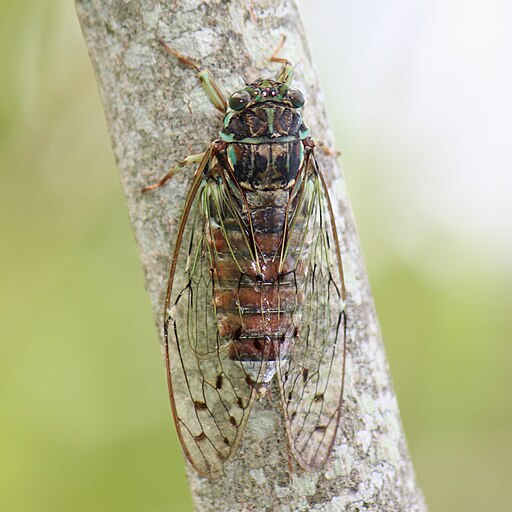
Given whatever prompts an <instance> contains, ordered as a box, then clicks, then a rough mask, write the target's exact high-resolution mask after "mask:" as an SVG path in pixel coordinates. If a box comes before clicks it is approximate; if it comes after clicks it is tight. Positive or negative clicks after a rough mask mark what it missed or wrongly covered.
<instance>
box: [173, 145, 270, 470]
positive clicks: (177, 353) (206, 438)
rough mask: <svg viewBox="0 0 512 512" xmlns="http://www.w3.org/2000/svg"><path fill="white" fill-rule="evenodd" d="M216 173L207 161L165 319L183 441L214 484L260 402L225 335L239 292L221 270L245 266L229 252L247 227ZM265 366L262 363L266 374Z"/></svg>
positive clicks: (185, 224)
mask: <svg viewBox="0 0 512 512" xmlns="http://www.w3.org/2000/svg"><path fill="white" fill-rule="evenodd" d="M214 165H217V166H218V163H216V160H215V158H214V157H212V156H211V152H210V153H207V154H206V156H205V159H204V160H203V163H202V164H201V166H202V167H203V168H204V170H203V171H202V172H198V173H197V174H196V179H195V181H194V183H193V185H192V188H191V191H190V193H189V197H188V199H187V203H186V206H185V211H184V214H183V218H182V220H181V225H180V228H179V232H178V241H177V244H176V248H175V252H174V257H173V262H172V266H171V272H170V277H169V286H168V294H167V300H166V313H165V319H164V332H165V351H166V364H167V375H168V383H169V392H170V398H171V405H172V410H173V414H174V419H175V423H176V428H177V432H178V436H179V438H180V441H181V444H182V446H183V450H184V452H185V454H186V456H187V458H188V459H189V461H190V463H191V464H192V466H193V467H194V468H195V469H196V470H197V471H198V472H199V473H200V474H201V475H204V476H207V477H209V478H214V477H216V476H219V474H220V473H221V472H222V467H223V464H224V463H225V462H226V461H227V460H229V459H230V458H232V457H233V456H234V454H235V452H236V450H237V447H238V444H239V442H240V439H241V436H242V433H243V431H244V429H245V425H246V422H247V419H248V417H249V413H250V411H251V408H252V405H253V402H254V399H255V392H254V389H253V385H252V384H253V382H251V379H250V378H248V375H247V374H246V371H245V370H244V366H243V365H242V363H241V362H240V361H239V360H237V359H236V354H233V351H232V350H230V341H229V339H227V338H225V337H223V336H222V333H221V332H220V331H219V314H218V309H217V307H216V298H217V297H219V296H222V294H223V293H226V292H229V289H230V287H231V286H232V284H231V283H230V282H227V281H226V280H223V279H222V278H221V277H220V275H221V272H219V270H221V269H222V265H227V264H230V265H231V267H233V266H234V267H236V266H237V265H239V264H241V262H239V261H237V252H236V250H235V249H234V248H233V250H232V251H229V250H227V253H226V247H228V248H229V247H231V246H234V241H233V240H231V239H232V238H233V237H234V236H238V237H240V233H239V231H240V230H241V229H242V228H243V227H244V226H243V221H242V219H241V217H240V216H239V215H238V208H237V205H236V204H235V202H234V199H233V197H232V196H231V194H230V192H229V190H228V187H227V186H226V184H225V181H223V180H222V179H220V178H219V177H218V174H217V173H216V176H213V175H212V173H210V172H209V169H211V168H212V167H213V166H214ZM228 217H229V221H230V226H229V227H227V226H226V224H227V222H228V221H227V219H228ZM234 219H235V220H234ZM233 222H235V225H233ZM236 223H239V226H238V228H239V229H235V228H237V225H236ZM236 241H237V242H240V240H239V239H237V240H236ZM220 246H222V247H224V251H223V252H221V251H220V249H219V248H220ZM221 259H223V260H224V261H220V260H221ZM226 260H230V261H226ZM242 263H243V262H242ZM264 366H265V362H264V361H261V362H260V363H259V370H261V372H263V371H264ZM259 370H258V371H259Z"/></svg>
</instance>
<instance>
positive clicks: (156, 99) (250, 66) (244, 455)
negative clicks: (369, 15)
mask: <svg viewBox="0 0 512 512" xmlns="http://www.w3.org/2000/svg"><path fill="white" fill-rule="evenodd" d="M76 6H77V12H78V15H79V19H80V22H81V25H82V30H83V34H84V37H85V40H86V44H87V47H88V50H89V54H90V57H91V61H92V63H93V66H94V69H95V72H96V77H97V80H98V86H99V91H100V94H101V97H102V101H103V105H104V110H105V116H106V120H107V125H108V129H109V133H110V137H111V142H112V147H113V150H114V153H115V157H116V160H117V163H118V166H119V170H120V173H121V180H122V183H123V187H124V192H125V195H126V200H127V204H128V209H129V213H130V218H131V222H132V226H133V229H134V233H135V239H136V242H137V245H138V248H139V251H140V257H141V263H142V267H143V269H144V274H145V283H146V289H147V291H148V294H149V296H150V299H151V303H152V306H153V311H154V316H155V323H156V325H157V328H158V332H160V333H161V332H162V308H163V302H164V296H165V289H166V281H167V276H168V269H169V263H170V258H171V254H172V243H173V234H175V233H176V228H177V223H178V222H179V218H180V214H181V209H182V207H183V204H184V200H185V196H186V193H187V187H188V185H189V184H190V180H191V176H192V172H191V171H190V170H188V169H186V170H185V171H184V172H182V173H180V174H179V175H177V176H175V177H174V178H173V180H172V181H171V183H169V184H168V185H167V186H166V187H164V188H162V189H160V190H158V191H157V192H155V193H152V194H145V195H143V194H141V189H142V188H143V187H145V186H146V185H148V184H149V183H153V182H155V181H156V180H157V179H158V178H160V177H161V176H162V175H163V173H164V172H165V170H166V169H168V168H169V167H170V166H172V165H175V164H176V163H177V162H179V161H180V160H181V159H183V158H184V157H185V156H186V155H187V154H191V153H199V152H201V151H204V150H205V149H206V148H207V147H208V145H209V143H210V142H211V141H212V140H214V139H215V137H216V135H217V132H218V129H219V126H220V121H221V118H220V117H219V113H218V112H217V111H216V110H215V109H214V108H212V106H211V105H210V103H209V101H208V99H207V98H206V96H205V95H204V93H203V91H202V89H201V88H200V86H199V85H198V83H197V78H196V76H195V75H194V73H193V72H191V70H190V69H187V68H184V67H183V66H181V65H180V64H179V63H178V62H177V61H176V60H173V59H171V58H169V56H168V55H166V54H165V53H164V52H163V51H162V49H161V47H160V46H159V44H158V39H159V38H163V39H164V40H165V41H168V42H169V43H170V45H171V46H172V47H174V48H176V49H177V50H178V51H180V52H182V53H184V54H186V55H187V56H189V57H191V58H193V59H195V60H197V61H199V62H201V64H202V65H203V66H205V67H208V68H210V70H212V72H213V73H214V75H215V77H216V79H217V80H218V82H219V83H220V84H221V85H222V87H223V88H224V90H225V91H227V92H232V91H234V90H237V89H238V88H239V87H240V84H241V83H242V80H241V78H240V75H242V76H244V77H245V78H247V80H249V81H251V80H253V79H256V78H258V77H260V76H270V77H272V76H275V74H276V72H277V70H278V67H277V65H276V64H272V63H270V62H269V60H268V57H269V56H270V55H271V53H272V51H273V50H274V48H275V47H276V46H277V44H278V42H279V40H280V37H281V35H282V34H284V35H286V37H287V43H286V47H285V50H284V52H283V54H285V55H286V57H287V58H288V59H290V60H291V61H292V62H300V66H299V68H298V69H297V71H296V75H295V76H296V83H297V87H298V88H300V89H301V90H302V91H303V92H304V95H305V97H306V101H307V104H306V107H305V119H306V122H307V124H308V125H309V127H310V128H311V132H312V134H313V135H314V136H315V138H317V139H319V140H323V141H325V142H326V143H327V144H329V145H331V146H332V147H334V142H333V138H332V135H331V132H330V129H329V126H328V121H327V117H326V114H325V111H324V107H323V104H322V95H321V93H320V89H319V86H318V81H317V77H316V74H315V71H314V68H313V65H312V62H311V57H310V53H309V50H308V46H307V41H306V37H305V35H304V29H303V27H302V24H301V21H300V16H299V11H298V8H297V5H296V3H295V1H288V0H262V1H258V2H244V1H235V0H231V1H230V0H210V1H197V0H182V1H177V2H166V1H157V0H146V1H142V0H141V1H135V0H133V1H129V2H127V1H124V0H112V1H110V2H105V1H103V0H77V1H76ZM319 158H320V160H321V165H322V168H323V171H324V174H325V176H326V178H327V181H328V183H329V186H330V192H331V195H332V199H333V203H334V208H335V211H336V216H337V223H338V228H339V236H340V240H341V250H342V253H343V260H344V267H345V273H346V276H345V277H346V285H347V293H348V306H347V307H348V311H349V319H350V320H349V325H348V335H349V347H348V348H349V353H348V357H347V373H346V386H345V400H344V405H343V413H342V421H341V428H340V431H339V435H338V438H337V442H336V445H335V448H334V451H333V454H332V457H331V461H330V463H329V464H328V465H327V467H326V469H325V470H324V471H322V472H318V473H304V472H301V471H297V472H296V473H294V475H293V476H292V477H291V476H290V473H289V469H288V457H287V451H286V440H285V435H284V427H283V420H282V418H281V415H280V412H279V404H278V401H277V400H274V401H272V400H266V399H265V400H263V401H261V402H260V403H257V404H256V405H255V407H254V409H253V411H252V413H251V419H250V421H249V424H248V427H247V431H246V432H245V434H244V439H243V441H242V444H241V447H240V450H239V453H238V455H237V457H236V458H235V460H234V461H233V462H231V463H230V464H228V465H227V467H226V474H225V476H223V477H221V478H219V479H217V480H213V481H209V480H206V479H204V478H202V477H200V476H198V475H197V474H196V473H195V472H194V470H192V469H191V468H190V467H188V466H187V473H188V478H189V483H190V487H191V490H192V494H193V499H194V503H195V506H196V509H197V510H198V511H201V512H209V511H216V512H217V511H219V510H222V511H224V510H225V511H272V512H277V511H282V512H285V511H306V510H312V511H318V512H320V511H322V512H324V511H325V512H327V511H329V512H331V511H346V512H349V511H365V510H366V511H367V510H371V511H379V512H387V511H389V512H396V511H400V510H403V511H418V512H423V511H425V510H426V507H425V504H424V502H423V498H422V495H421V492H420V490H419V488H418V487H417V484H416V481H415V477H414V472H413V469H412V465H411V461H410V458H409V454H408V451H407V446H406V442H405V438H404V435H403V431H402V426H401V422H400V416H399V412H398V406H397V402H396V398H395V394H394V391H393V388H392V384H391V380H390V376H389V372H388V367H387V363H386V359H385V353H384V348H383V344H382V341H381V335H380V330H379V326H378V322H377V318H376V314H375V309H374V305H373V300H372V297H371V293H370V289H369V285H368V280H367V276H366V272H365V268H364V262H363V259H362V256H361V253H360V249H359V243H358V240H357V235H356V232H355V227H354V222H353V218H352V213H351V211H350V205H349V201H348V197H347V193H346V187H345V183H344V180H343V177H342V175H341V170H340V168H339V166H338V164H337V162H336V161H335V160H334V159H333V158H332V157H328V156H324V155H320V156H319ZM148 337H150V334H149V333H148ZM162 371H163V370H162ZM170 463H171V462H170Z"/></svg>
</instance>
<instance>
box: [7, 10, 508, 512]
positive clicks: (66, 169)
mask: <svg viewBox="0 0 512 512" xmlns="http://www.w3.org/2000/svg"><path fill="white" fill-rule="evenodd" d="M0 51H1V52H2V59H1V62H2V71H3V72H2V82H1V94H0V162H1V170H2V187H1V188H0V191H1V192H0V193H1V197H0V198H1V201H0V213H1V219H2V222H1V223H0V234H1V237H2V242H3V248H2V251H1V252H0V265H1V268H2V273H1V278H0V279H1V283H0V284H1V286H0V304H1V309H0V330H1V331H0V332H1V340H2V345H1V359H0V403H1V408H2V411H1V417H2V421H1V422H0V439H2V457H1V463H0V509H1V510H9V511H35V510H37V511H38V512H45V511H48V512H49V511H52V512H53V511H55V510H73V511H75V512H79V511H82V510H83V511H87V512H90V511H91V510H94V511H97V512H100V511H109V512H114V511H116V510H119V511H121V510H122V511H123V512H128V511H134V512H135V511H148V512H157V511H164V510H173V511H176V512H179V511H181V510H183V511H187V510H191V506H192V505H191V502H190V498H189V493H188V488H187V486H186V481H185V477H184V471H183V462H182V459H181V455H180V448H179V444H178V442H177V439H176V436H175V433H174V429H173V427H172V419H171V414H170V411H169V406H168V399H167V392H166V384H165V376H164V369H163V363H162V361H161V357H160V353H159V352H160V350H159V347H158V343H157V336H156V333H155V331H154V327H153V323H152V318H151V311H150V308H149V301H148V299H147V297H146V295H145V292H144V289H143V282H142V272H141V270H140V268H139V263H138V259H137V254H136V248H135V244H134V242H133V239H132V236H131V233H130V226H129V222H128V216H127V212H126V209H125V206H124V204H123V197H122V192H121V188H120V186H119V183H118V177H117V172H116V169H115V165H114V162H113V158H112V154H111V151H110V148H109V145H108V135H107V132H106V129H105V124H104V119H103V115H102V112H101V105H100V102H99V98H98V94H97V92H96V86H95V83H94V79H93V75H92V70H91V66H90V63H89V61H88V58H87V55H86V51H85V47H84V44H83V41H82V39H81V34H80V29H79V26H78V23H77V20H76V16H75V13H74V9H73V5H72V3H71V2H64V1H63V0H54V1H50V0H47V1H40V2H38V3H35V4H34V5H30V6H29V5H28V3H26V2H12V1H6V0H4V1H0ZM344 122H345V125H342V124H340V123H338V131H339V132H341V133H349V132H350V119H348V120H345V121H344ZM343 146H344V147H345V148H347V147H351V148H354V150H353V151H352V152H349V154H348V155H347V156H346V157H345V167H346V173H347V179H348V181H349V187H350V189H351V195H352V201H353V204H354V209H355V212H356V218H357V221H358V227H359V230H360V234H361V236H362V243H363V248H364V251H365V254H366V257H367V262H368V269H369V274H370V277H371V281H372V286H373V290H374V294H375V299H376V303H377V309H378V312H379V317H380V319H381V323H382V328H383V333H384V338H385V341H386V346H387V350H388V355H389V360H390V364H391V368H392V373H393V378H394V382H395V385H396V389H397V393H398V396H399V401H400V405H401V410H402V415H403V422H404V426H405V430H406V433H407V436H408V441H409V445H410V449H411V452H412V455H413V460H414V463H415V467H416V471H417V474H418V478H419V482H420V484H421V486H422V488H423V490H424V492H425V495H426V497H427V501H428V502H429V504H430V506H431V510H451V511H459V510H460V511H462V510H464V511H465V512H470V511H475V512H476V511H481V510H507V508H508V506H509V505H510V503H511V502H512V499H511V498H512V491H510V486H508V485H507V484H508V480H509V478H510V476H511V470H510V460H511V458H512V443H511V441H510V435H509V434H510V432H511V428H512V402H511V400H510V397H509V391H510V360H511V356H512V344H511V343H510V333H511V332H512V329H511V327H512V325H511V323H512V320H511V315H510V309H511V306H512V301H511V299H510V294H509V290H510V285H511V283H512V279H511V276H510V274H507V272H506V271H505V269H503V268H501V267H497V266H495V265H494V263H493V260H491V259H489V260H485V259H484V258H482V257H481V256H480V255H479V254H478V251H475V247H473V246H471V245H470V244H471V241H469V240H468V242H467V245H464V244H463V243H459V242H458V241H455V240H453V239H452V238H450V237H448V236H447V235H444V234H443V233H440V232H439V231H438V230H437V229H432V231H431V232H430V233H429V235H428V236H424V235H423V236H422V237H420V240H419V241H418V240H416V244H415V246H414V247H415V248H414V250H410V249H406V250H402V247H401V246H400V241H399V240H398V241H397V240H396V238H393V237H392V236H389V234H390V233H392V232H393V225H392V224H390V223H388V221H390V220H391V219H394V221H396V219H400V218H401V217H402V218H403V221H404V223H409V225H410V222H411V219H410V218H408V216H407V211H406V209H405V210H403V211H402V210H401V207H402V206H403V207H404V208H406V203H404V205H401V203H400V199H401V197H402V196H405V195H406V194H407V190H398V189H392V188H391V187H389V186H387V187H385V186H384V187H383V185H385V183H384V182H385V179H386V178H385V174H386V173H385V172H384V169H385V168H386V163H385V162H384V163H383V162H382V159H380V160H379V162H378V165H377V162H374V161H372V159H371V158H366V160H364V159H361V158H360V155H362V154H363V153H365V154H367V148H363V146H364V141H352V140H350V138H349V137H348V138H347V139H345V140H344V141H343ZM359 146H361V148H362V149H361V151H360V152H359V153H358V147H359ZM381 157H382V155H380V158H381ZM361 162H363V163H361ZM355 169H357V173H355V172H352V171H353V170H355ZM383 176H384V177H383ZM383 190H385V192H383ZM390 194H392V195H391V196H390ZM393 209H394V210H393ZM393 211H394V213H393ZM390 212H391V213H390ZM424 221H425V219H421V222H424ZM411 229H412V227H411ZM402 232H403V231H402ZM421 232H422V233H428V226H427V227H426V228H425V226H423V228H422V230H421ZM404 245H407V244H406V243H405V242H404ZM507 504H508V506H507Z"/></svg>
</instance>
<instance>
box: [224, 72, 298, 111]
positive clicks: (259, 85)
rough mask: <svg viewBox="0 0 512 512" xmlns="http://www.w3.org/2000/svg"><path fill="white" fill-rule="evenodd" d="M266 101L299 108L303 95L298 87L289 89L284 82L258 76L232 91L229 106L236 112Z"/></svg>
mask: <svg viewBox="0 0 512 512" xmlns="http://www.w3.org/2000/svg"><path fill="white" fill-rule="evenodd" d="M267 102H273V103H279V104H281V105H285V106H287V107H292V108H301V107H302V106H303V105H304V95H303V94H302V92H300V91H299V90H298V89H290V87H289V86H288V84H287V83H286V82H277V81H275V80H268V79H261V78H260V79H259V80H256V82H253V83H252V84H248V85H247V86H246V87H244V88H243V89H241V90H240V91H236V92H235V93H233V94H232V95H231V96H230V98H229V108H231V110H234V111H236V112H238V111H241V110H244V109H245V108H247V107H250V106H254V105H257V104H259V103H267Z"/></svg>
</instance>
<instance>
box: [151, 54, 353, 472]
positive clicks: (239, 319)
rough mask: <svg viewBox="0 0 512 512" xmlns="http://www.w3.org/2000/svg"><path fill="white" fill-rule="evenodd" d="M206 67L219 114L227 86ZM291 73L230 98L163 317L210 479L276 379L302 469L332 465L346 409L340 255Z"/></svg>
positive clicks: (175, 386)
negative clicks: (342, 410)
mask: <svg viewBox="0 0 512 512" xmlns="http://www.w3.org/2000/svg"><path fill="white" fill-rule="evenodd" d="M168 51H169V52H171V53H173V55H176V56H177V57H178V58H179V59H180V60H181V61H182V62H184V63H185V64H187V65H193V66H194V67H197V65H195V64H194V63H192V61H190V60H189V59H186V58H185V57H183V56H181V55H179V54H177V53H176V52H175V51H174V50H170V49H168ZM202 73H203V75H202V82H203V85H204V87H205V89H206V91H207V92H208V94H209V96H210V98H211V99H212V101H214V103H215V104H216V106H217V107H219V106H220V107H221V108H219V110H222V105H223V104H225V100H224V99H223V96H222V94H221V93H220V90H219V88H218V87H217V86H216V85H215V84H214V83H213V80H212V79H211V77H210V75H209V74H208V73H207V72H206V71H202ZM205 77H206V78H205ZM290 82H291V68H290V66H288V65H285V67H284V69H283V71H282V72H281V74H280V75H279V77H278V79H277V80H263V79H260V80H257V81H256V82H254V83H252V84H246V86H245V87H244V88H243V89H242V90H241V91H238V92H236V93H234V94H233V95H232V96H231V97H230V99H229V108H227V109H225V116H224V123H223V127H222V129H221V131H220V136H219V138H218V139H217V140H216V141H215V142H213V143H212V145H211V146H210V148H209V149H208V151H206V153H204V154H203V155H201V163H200V165H199V168H198V170H197V171H196V174H195V178H194V180H193V183H192V185H191V189H190V191H189V194H188V198H187V201H186V204H185V209H184V213H183V217H182V220H181V223H180V228H179V231H178V236H177V244H176V248H175V251H174V256H173V259H172V265H171V271H170V277H169V285H168V291H167V299H166V308H165V318H164V337H165V349H166V363H167V372H168V382H169V390H170V397H171V404H172V409H173V414H174V418H175V421H176V426H177V430H178V435H179V437H180V440H181V443H182V445H183V449H184V451H185V454H186V456H187V458H188V459H189V461H190V462H191V463H192V465H193V466H194V468H195V469H196V470H197V471H198V472H199V473H201V474H202V475H205V476H208V477H215V476H217V475H218V474H219V473H220V472H221V471H222V467H223V464H224V463H225V462H226V461H227V460H229V459H230V458H232V457H233V456H234V455H235V453H236V450H237V447H238V444H239V442H240V439H241V436H242V433H243V431H244V428H245V425H246V422H247V420H248V418H249V414H250V411H251V408H252V405H253V403H254V400H255V399H258V398H261V397H262V396H263V395H264V394H265V390H266V388H267V387H268V386H269V385H270V383H271V382H272V380H273V379H277V382H278V384H279V389H280V395H281V406H282V409H283V414H284V416H285V420H286V421H285V423H286V429H287V438H288V445H289V449H290V452H291V453H292V454H293V456H294V457H295V459H296V460H297V462H298V463H299V465H300V466H302V467H303V468H304V469H306V470H315V469H319V468H321V467H322V466H323V465H324V464H325V462H326V460H327V457H328V455H329V453H330V451H331V449H332V446H333V443H334V439H335V435H336V431H337V427H338V422H339V418H340V408H341V398H342V391H343V380H344V379H343V374H344V356H345V350H346V348H345V347H346V336H345V331H346V317H345V311H344V308H345V288H344V282H343V271H342V265H341V256H340V251H339V244H338V239H337V234H336V229H335V225H334V219H333V214H332V209H331V206H330V202H329V197H328V193H327V189H326V186H325V183H324V181H323V178H322V175H321V173H320V169H319V167H318V164H317V162H316V159H315V155H314V143H313V141H312V139H311V137H310V135H309V130H308V129H307V128H306V127H305V125H304V122H303V119H302V114H301V107H302V105H303V104H304V98H303V96H302V93H300V91H298V90H294V89H291V88H290ZM193 159H197V158H196V157H191V158H190V159H189V160H188V161H187V160H185V161H184V162H183V163H190V161H192V160H193ZM171 172H172V171H171ZM169 176H170V174H169V175H168V176H166V177H164V179H162V180H161V181H160V182H159V184H158V185H161V184H163V183H165V182H166V181H167V179H168V177H169Z"/></svg>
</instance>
